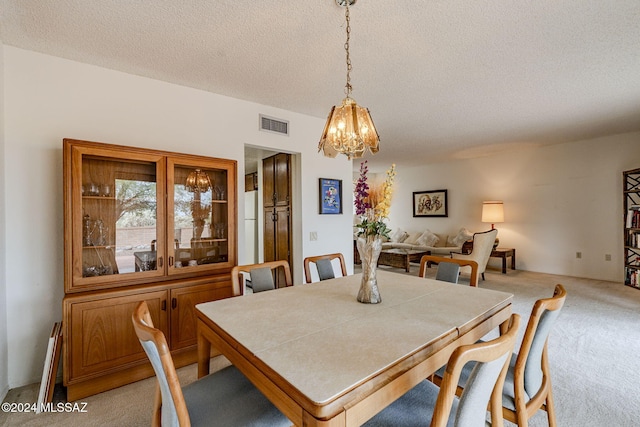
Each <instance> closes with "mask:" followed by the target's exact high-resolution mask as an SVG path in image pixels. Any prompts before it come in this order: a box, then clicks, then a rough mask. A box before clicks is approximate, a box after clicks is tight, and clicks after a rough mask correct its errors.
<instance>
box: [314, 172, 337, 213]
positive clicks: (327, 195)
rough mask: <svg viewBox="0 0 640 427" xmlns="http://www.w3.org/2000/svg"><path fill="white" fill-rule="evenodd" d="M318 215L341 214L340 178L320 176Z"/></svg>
mask: <svg viewBox="0 0 640 427" xmlns="http://www.w3.org/2000/svg"><path fill="white" fill-rule="evenodd" d="M319 201H320V215H325V214H342V180H341V179H329V178H320V200H319Z"/></svg>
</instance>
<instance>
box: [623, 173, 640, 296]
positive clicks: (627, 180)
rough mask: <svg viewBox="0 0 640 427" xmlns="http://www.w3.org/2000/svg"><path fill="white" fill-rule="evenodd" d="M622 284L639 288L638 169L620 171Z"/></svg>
mask: <svg viewBox="0 0 640 427" xmlns="http://www.w3.org/2000/svg"><path fill="white" fill-rule="evenodd" d="M622 185H623V200H624V284H625V285H627V286H631V287H632V288H636V289H640V169H633V170H629V171H624V172H623V173H622Z"/></svg>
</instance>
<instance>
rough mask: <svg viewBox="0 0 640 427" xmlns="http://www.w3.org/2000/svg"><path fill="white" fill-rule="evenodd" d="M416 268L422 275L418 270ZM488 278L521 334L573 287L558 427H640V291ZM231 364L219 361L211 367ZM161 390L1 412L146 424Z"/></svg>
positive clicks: (11, 422)
mask: <svg viewBox="0 0 640 427" xmlns="http://www.w3.org/2000/svg"><path fill="white" fill-rule="evenodd" d="M381 268H385V267H381ZM385 269H386V268H385ZM389 269H390V270H392V271H396V272H400V271H401V270H398V269H391V268H389ZM411 270H412V271H411V273H410V274H416V273H417V270H418V267H417V266H416V265H413V266H412V268H411ZM434 272H435V269H431V271H430V273H429V274H430V275H432V274H434ZM485 276H486V280H485V281H484V282H483V281H481V282H480V286H481V287H483V288H489V289H495V290H500V291H505V292H510V293H513V294H514V311H515V312H517V313H519V314H521V315H522V316H523V326H522V328H521V329H522V330H523V329H524V324H526V321H527V320H528V316H529V313H530V311H531V307H532V305H533V303H534V301H535V300H537V299H539V298H547V297H550V296H551V295H552V293H553V288H554V286H555V285H556V283H562V284H563V285H564V286H565V288H566V289H567V294H568V296H567V301H566V303H565V306H564V308H563V312H562V314H561V315H560V318H559V320H558V323H557V324H556V326H555V328H554V330H553V331H552V333H551V337H550V339H549V356H550V364H551V374H552V380H553V393H554V398H555V402H556V411H557V418H558V425H559V426H561V427H574V426H575V427H584V426H594V427H600V426H615V427H627V426H628V427H631V426H638V425H640V356H639V355H640V333H639V332H638V331H640V291H638V290H635V289H631V288H629V287H625V286H623V285H622V284H621V283H613V282H606V281H599V280H589V279H578V278H573V277H567V276H555V275H549V274H540V273H531V272H526V271H511V270H509V271H508V274H506V275H503V274H500V272H498V271H487V273H486V274H485ZM464 280H465V279H464V278H463V279H462V280H461V281H464ZM467 283H468V281H467ZM383 297H384V295H383ZM521 334H522V332H521ZM517 345H518V346H519V343H518V344H517ZM225 363H226V361H225V360H214V361H212V364H213V365H214V366H213V367H212V368H213V369H215V368H216V367H220V366H222V365H224V364H225ZM179 376H180V381H181V383H182V384H183V385H185V384H187V383H189V382H190V381H193V380H194V379H195V376H196V366H195V365H191V366H188V367H185V368H182V369H180V370H179ZM154 387H155V385H154V379H153V378H152V379H147V380H144V381H139V382H137V383H134V384H131V385H128V386H125V387H121V388H119V389H116V390H112V391H108V392H105V393H101V394H98V395H95V396H91V397H88V398H86V399H84V401H85V402H87V408H86V409H87V413H80V414H79V413H72V414H66V413H49V414H39V415H35V414H6V413H1V412H0V426H54V425H60V426H62V425H64V426H116V425H117V426H146V425H149V424H150V415H151V406H152V400H153V397H152V396H153V391H154ZM37 393H38V384H33V385H30V386H25V387H21V388H19V389H14V390H11V391H10V392H9V394H8V395H7V398H6V399H5V401H6V402H34V401H36V398H37ZM58 398H63V395H62V396H59V397H58ZM505 425H507V426H510V425H511V424H510V423H505ZM530 425H531V426H532V427H538V426H546V425H547V421H546V414H545V413H544V412H542V411H539V412H538V413H537V414H536V415H535V416H534V417H533V418H532V420H531V422H530Z"/></svg>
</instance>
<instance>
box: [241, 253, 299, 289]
mask: <svg viewBox="0 0 640 427" xmlns="http://www.w3.org/2000/svg"><path fill="white" fill-rule="evenodd" d="M279 268H282V269H283V270H284V278H285V286H293V280H291V269H290V268H289V263H288V262H287V261H286V260H278V261H267V262H263V263H259V264H247V265H236V266H235V267H233V268H232V269H231V284H232V286H233V295H242V294H244V286H243V285H244V283H243V278H242V277H241V276H240V273H241V272H242V273H249V275H250V276H251V289H252V290H253V293H257V292H262V291H268V290H272V289H275V281H274V279H273V274H274V273H276V272H277V271H278V269H279Z"/></svg>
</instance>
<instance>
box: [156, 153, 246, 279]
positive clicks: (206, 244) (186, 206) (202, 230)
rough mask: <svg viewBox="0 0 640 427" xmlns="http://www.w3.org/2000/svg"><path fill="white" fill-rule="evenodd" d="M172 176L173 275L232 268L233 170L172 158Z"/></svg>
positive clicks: (170, 272)
mask: <svg viewBox="0 0 640 427" xmlns="http://www.w3.org/2000/svg"><path fill="white" fill-rule="evenodd" d="M168 174H169V175H168V176H169V180H168V181H169V185H168V187H169V188H168V195H169V200H170V201H172V203H171V204H170V205H169V206H168V209H169V216H168V217H169V220H168V228H169V229H168V236H169V239H170V240H169V241H171V238H172V239H173V244H172V245H171V247H170V248H169V261H170V264H169V266H168V268H169V274H182V273H186V272H188V271H190V270H193V269H195V268H198V269H215V268H216V267H220V266H221V265H223V264H224V265H225V266H228V263H229V262H230V257H229V254H230V250H231V248H230V245H229V206H230V203H229V200H230V195H229V194H228V192H229V179H230V178H229V170H228V169H227V168H226V167H225V166H224V165H219V164H217V163H216V162H209V163H207V162H204V163H200V164H184V162H180V160H176V161H172V159H169V160H168ZM233 196H235V195H233ZM171 234H173V236H171Z"/></svg>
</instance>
